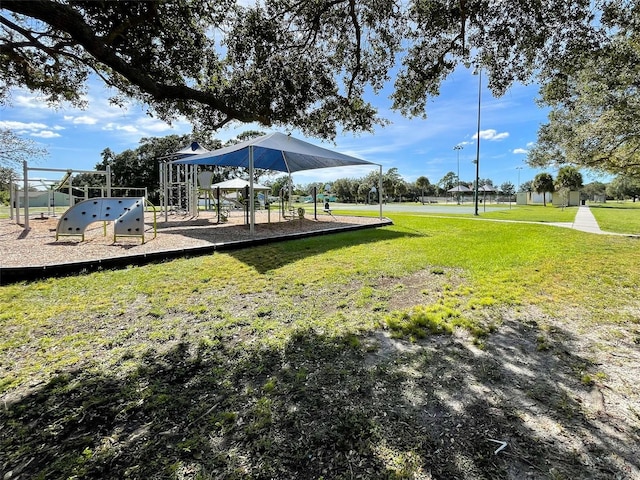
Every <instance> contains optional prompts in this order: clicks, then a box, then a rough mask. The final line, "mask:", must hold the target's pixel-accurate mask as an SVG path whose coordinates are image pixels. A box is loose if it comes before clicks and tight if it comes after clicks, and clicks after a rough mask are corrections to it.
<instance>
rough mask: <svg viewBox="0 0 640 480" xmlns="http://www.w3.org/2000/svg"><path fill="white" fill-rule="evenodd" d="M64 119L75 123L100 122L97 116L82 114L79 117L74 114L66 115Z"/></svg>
mask: <svg viewBox="0 0 640 480" xmlns="http://www.w3.org/2000/svg"><path fill="white" fill-rule="evenodd" d="M64 119H65V120H66V121H68V122H71V123H73V124H74V125H95V124H96V123H98V119H97V118H94V117H89V116H87V115H80V116H77V117H74V116H73V115H65V116H64Z"/></svg>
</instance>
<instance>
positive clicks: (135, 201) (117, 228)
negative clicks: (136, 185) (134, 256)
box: [56, 197, 157, 243]
mask: <svg viewBox="0 0 640 480" xmlns="http://www.w3.org/2000/svg"><path fill="white" fill-rule="evenodd" d="M145 202H147V200H146V199H145V198H144V197H140V198H133V197H110V198H105V197H98V198H94V199H90V200H85V201H83V202H80V203H77V204H76V205H74V206H73V207H71V208H69V210H67V211H66V212H65V213H64V215H63V216H62V217H61V218H60V221H59V222H58V226H57V228H56V241H58V239H59V237H62V236H77V235H80V236H81V237H82V241H84V232H85V230H86V228H87V227H88V226H89V225H90V224H92V223H94V222H99V221H102V222H104V234H105V236H106V234H107V232H106V222H110V221H112V222H114V223H113V241H114V242H115V241H116V240H117V238H118V237H140V238H141V239H142V243H144V231H145V226H144V208H145ZM147 203H148V202H147ZM149 205H150V204H149ZM153 210H154V219H153V238H155V237H156V236H157V228H156V213H155V207H154V209H153Z"/></svg>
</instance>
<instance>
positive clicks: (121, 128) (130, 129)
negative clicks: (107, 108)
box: [102, 122, 138, 133]
mask: <svg viewBox="0 0 640 480" xmlns="http://www.w3.org/2000/svg"><path fill="white" fill-rule="evenodd" d="M102 129H103V130H108V131H110V132H114V131H116V132H127V133H138V129H137V128H136V127H134V126H133V125H118V124H117V123H113V122H110V123H107V124H106V125H105V126H104V127H102Z"/></svg>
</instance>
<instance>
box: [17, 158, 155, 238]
mask: <svg viewBox="0 0 640 480" xmlns="http://www.w3.org/2000/svg"><path fill="white" fill-rule="evenodd" d="M32 171H40V172H61V173H64V176H63V178H62V179H61V180H60V181H59V182H56V181H54V180H49V179H33V178H31V179H30V178H29V172H32ZM75 174H92V175H103V176H105V178H106V181H105V184H106V186H105V187H88V186H85V187H84V188H83V189H80V188H78V187H74V186H73V184H72V183H73V177H74V175H75ZM33 181H38V182H40V183H41V184H43V185H44V186H45V187H47V190H48V191H47V192H42V195H48V197H47V200H46V204H47V212H48V215H51V208H52V207H53V216H55V200H54V199H55V198H56V197H55V194H56V193H57V191H58V190H62V189H64V188H68V191H69V195H68V209H67V210H66V211H65V212H64V213H63V214H62V216H61V218H60V220H59V222H58V225H57V228H56V241H57V240H58V239H59V237H61V236H72V235H75V236H81V237H82V241H84V233H85V230H86V228H87V227H88V226H89V225H90V224H92V223H94V222H99V221H102V222H103V230H104V235H105V236H106V234H107V231H106V226H107V222H114V236H113V240H114V242H115V241H116V239H117V237H140V238H141V239H142V243H144V241H145V225H144V214H145V210H146V208H147V207H150V208H151V209H152V210H153V233H154V238H155V237H156V235H157V227H156V216H157V215H156V209H155V207H154V206H153V205H152V204H151V203H150V202H149V201H147V199H146V197H147V189H146V188H133V187H113V186H112V185H111V167H110V166H107V168H106V170H104V171H100V170H73V169H57V168H41V167H29V166H28V164H27V162H26V161H25V162H23V178H22V179H17V182H22V184H23V189H22V192H19V191H18V183H15V182H11V183H10V185H9V194H10V202H9V205H10V218H11V219H12V220H13V219H15V221H16V223H20V208H21V207H22V209H23V218H24V223H23V225H24V229H25V230H29V229H30V226H29V221H30V214H29V206H30V205H29V204H30V198H29V193H30V190H29V186H30V183H31V182H33ZM54 187H55V189H54ZM74 189H76V190H81V191H83V193H84V200H83V201H80V202H78V203H76V197H75V196H74V194H73V190H74ZM89 189H92V190H100V195H101V196H99V197H94V198H91V199H90V198H89ZM113 190H126V191H130V190H140V191H144V196H141V197H112V196H111V194H112V192H113ZM20 193H21V194H22V196H21V195H20ZM31 193H33V192H31ZM21 203H22V205H21ZM41 215H43V214H41Z"/></svg>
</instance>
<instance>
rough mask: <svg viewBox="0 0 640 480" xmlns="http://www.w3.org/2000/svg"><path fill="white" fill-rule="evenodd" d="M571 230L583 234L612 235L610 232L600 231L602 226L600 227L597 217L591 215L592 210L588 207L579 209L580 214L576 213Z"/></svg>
mask: <svg viewBox="0 0 640 480" xmlns="http://www.w3.org/2000/svg"><path fill="white" fill-rule="evenodd" d="M571 228H574V229H576V230H580V231H582V232H589V233H600V234H606V235H610V233H609V232H603V231H602V230H600V225H598V222H597V220H596V217H594V216H593V213H591V209H590V208H589V207H586V206H579V207H578V212H577V213H576V218H574V219H573V225H572V227H571Z"/></svg>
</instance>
